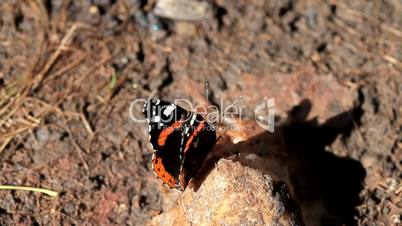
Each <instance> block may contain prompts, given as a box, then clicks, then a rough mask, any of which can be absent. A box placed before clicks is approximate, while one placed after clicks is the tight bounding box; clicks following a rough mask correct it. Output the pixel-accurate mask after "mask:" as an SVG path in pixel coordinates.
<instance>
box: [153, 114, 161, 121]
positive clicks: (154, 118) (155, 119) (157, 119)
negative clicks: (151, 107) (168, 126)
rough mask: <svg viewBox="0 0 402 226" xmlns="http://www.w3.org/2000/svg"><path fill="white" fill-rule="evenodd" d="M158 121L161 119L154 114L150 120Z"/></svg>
mask: <svg viewBox="0 0 402 226" xmlns="http://www.w3.org/2000/svg"><path fill="white" fill-rule="evenodd" d="M160 121H161V117H160V116H158V115H155V116H154V117H153V118H152V122H160Z"/></svg>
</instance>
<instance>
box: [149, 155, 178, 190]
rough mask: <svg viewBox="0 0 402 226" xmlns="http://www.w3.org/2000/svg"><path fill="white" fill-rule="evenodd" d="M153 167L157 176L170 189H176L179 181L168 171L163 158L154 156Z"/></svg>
mask: <svg viewBox="0 0 402 226" xmlns="http://www.w3.org/2000/svg"><path fill="white" fill-rule="evenodd" d="M152 167H153V168H154V172H155V174H156V176H157V177H158V178H159V179H160V180H161V181H162V182H163V183H164V184H166V185H167V186H168V187H169V188H176V183H177V180H176V178H174V177H173V176H172V174H170V173H169V172H167V171H166V168H165V166H164V165H163V163H162V158H161V157H159V156H156V155H154V157H153V158H152Z"/></svg>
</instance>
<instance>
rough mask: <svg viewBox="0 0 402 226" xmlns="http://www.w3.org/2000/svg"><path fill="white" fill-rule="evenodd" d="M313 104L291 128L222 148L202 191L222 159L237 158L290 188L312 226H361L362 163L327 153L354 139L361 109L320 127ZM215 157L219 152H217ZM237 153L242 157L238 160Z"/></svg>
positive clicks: (297, 110) (302, 107) (295, 112)
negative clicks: (340, 142) (313, 115)
mask: <svg viewBox="0 0 402 226" xmlns="http://www.w3.org/2000/svg"><path fill="white" fill-rule="evenodd" d="M311 106H312V104H311V102H310V101H308V100H304V101H302V102H301V103H300V104H299V105H298V106H296V107H294V108H293V109H292V110H291V111H290V112H289V113H288V122H287V123H284V125H282V126H279V127H277V128H276V131H275V133H269V132H264V133H260V134H258V135H256V136H254V137H251V138H249V139H248V140H247V141H244V142H240V143H237V144H229V145H228V144H225V145H217V147H216V148H215V149H217V150H219V151H218V152H216V153H219V154H218V155H217V156H219V157H215V158H212V160H211V161H208V162H207V164H206V165H207V166H206V167H205V168H206V169H205V170H203V171H204V173H201V174H202V175H199V177H198V178H199V179H197V180H196V181H198V182H196V183H195V188H197V187H198V186H199V185H200V184H201V183H202V181H203V179H202V178H205V177H206V176H207V175H208V172H210V170H211V169H212V168H213V167H214V162H216V161H218V160H219V158H234V159H235V160H236V161H240V162H242V163H243V164H246V165H249V166H251V167H253V168H256V169H259V170H261V171H262V172H263V173H268V174H270V175H274V178H276V179H277V180H278V184H280V183H283V182H285V184H286V185H287V186H288V187H289V190H290V191H291V194H292V196H293V197H292V198H294V199H295V200H297V202H298V203H299V205H300V208H301V210H302V214H303V219H304V221H305V223H306V225H344V224H345V225H355V224H356V222H355V220H354V216H356V215H357V212H356V209H355V208H356V206H358V205H359V204H360V203H361V201H360V199H359V193H360V191H361V190H362V189H363V186H362V181H363V180H364V178H365V175H366V172H365V170H364V168H363V166H362V165H361V164H360V162H358V161H355V160H353V159H351V158H348V157H339V156H336V155H334V154H332V153H331V152H329V151H328V150H326V148H327V147H328V146H329V145H331V144H332V143H333V142H334V141H335V139H337V138H338V137H339V138H341V139H343V138H345V137H347V136H349V134H350V133H351V131H352V130H353V129H354V128H355V126H354V125H356V123H357V124H358V121H359V118H360V116H361V113H360V110H359V108H356V109H351V110H350V111H347V112H344V113H341V114H339V115H337V116H335V117H332V118H330V119H328V120H327V121H326V122H324V123H322V124H319V123H318V122H317V120H316V119H312V120H307V116H308V114H309V112H310V110H311ZM214 152H215V150H214ZM233 153H236V155H235V156H236V157H233Z"/></svg>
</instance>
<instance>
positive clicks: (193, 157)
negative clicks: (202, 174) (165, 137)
mask: <svg viewBox="0 0 402 226" xmlns="http://www.w3.org/2000/svg"><path fill="white" fill-rule="evenodd" d="M187 128H189V129H187ZM185 132H186V133H185V137H186V139H185V142H184V146H183V151H182V152H183V160H182V161H183V163H182V167H181V169H180V175H179V180H180V186H181V190H184V189H185V188H186V187H187V185H188V182H189V181H190V179H191V178H193V177H195V176H196V175H197V173H198V171H199V170H200V168H201V166H202V165H203V163H204V161H205V158H206V157H207V155H208V153H209V152H210V151H211V149H212V147H213V146H214V144H215V142H216V132H215V128H214V127H213V126H211V125H210V124H209V123H208V122H207V121H206V120H205V119H203V118H202V117H201V115H196V120H194V121H193V122H192V121H191V120H190V122H189V124H187V125H186V128H185Z"/></svg>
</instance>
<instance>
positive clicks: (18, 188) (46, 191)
mask: <svg viewBox="0 0 402 226" xmlns="http://www.w3.org/2000/svg"><path fill="white" fill-rule="evenodd" d="M0 190H15V191H32V192H40V193H43V194H46V195H48V196H51V197H57V196H59V193H58V192H56V191H52V190H49V189H46V188H34V187H28V186H13V185H0Z"/></svg>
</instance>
